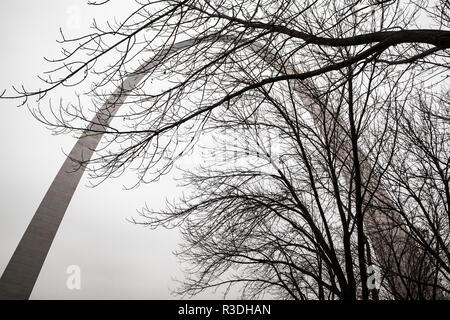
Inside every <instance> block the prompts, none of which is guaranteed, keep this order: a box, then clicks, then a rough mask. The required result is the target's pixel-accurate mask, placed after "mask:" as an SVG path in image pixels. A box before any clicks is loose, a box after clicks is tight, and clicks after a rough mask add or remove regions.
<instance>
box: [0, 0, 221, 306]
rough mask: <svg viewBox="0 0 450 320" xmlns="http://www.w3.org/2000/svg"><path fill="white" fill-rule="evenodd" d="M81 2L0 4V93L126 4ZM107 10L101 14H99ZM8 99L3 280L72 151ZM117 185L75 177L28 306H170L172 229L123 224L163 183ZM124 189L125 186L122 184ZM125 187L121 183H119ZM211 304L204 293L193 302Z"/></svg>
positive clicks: (1, 201)
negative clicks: (71, 273) (72, 279)
mask: <svg viewBox="0 0 450 320" xmlns="http://www.w3.org/2000/svg"><path fill="white" fill-rule="evenodd" d="M86 2H87V1H85V0H83V1H81V0H73V1H58V0H45V1H44V0H40V1H32V0H2V1H1V2H0V23H1V24H2V26H1V28H0V39H1V48H2V50H1V51H0V71H1V78H0V89H3V88H9V87H10V86H11V85H16V86H19V85H21V84H25V85H26V86H27V88H30V89H31V88H34V89H36V88H37V87H38V86H39V85H40V84H41V83H40V82H39V80H38V79H37V78H36V75H38V74H40V73H42V72H43V71H46V70H48V69H49V65H48V64H47V63H45V62H44V60H43V56H47V57H55V56H57V55H58V52H59V50H60V47H59V45H58V44H57V43H56V41H55V40H56V39H57V38H58V37H59V34H58V32H59V31H58V28H59V27H62V28H64V29H65V30H66V31H68V32H69V33H72V34H74V35H75V34H83V33H84V32H86V31H87V27H88V26H89V25H90V23H91V18H92V17H93V16H96V17H98V18H110V19H112V18H113V17H114V16H117V17H119V18H120V14H121V13H122V14H124V13H126V12H128V10H129V5H130V2H131V1H113V5H110V6H108V7H103V6H102V7H101V8H100V7H92V6H87V5H86ZM108 8H109V9H108ZM16 105H17V103H16V102H14V101H5V100H0V150H1V157H0V177H1V182H0V272H3V270H4V268H5V267H6V265H7V263H8V261H9V259H10V257H11V255H12V254H13V252H14V249H15V247H16V245H17V244H18V242H19V240H20V238H21V236H22V234H23V232H24V231H25V229H26V227H27V225H28V223H29V221H30V220H31V217H32V215H33V214H34V212H35V210H36V209H37V207H38V205H39V203H40V201H41V200H42V198H43V196H44V194H45V192H46V190H47V188H48V187H49V186H50V184H51V182H52V180H53V178H54V177H55V175H56V173H57V171H58V169H59V167H60V166H61V165H62V163H63V161H64V158H65V155H64V153H63V151H65V152H66V153H68V152H69V151H70V149H71V147H72V145H73V144H74V143H75V139H74V138H73V137H70V136H54V135H52V134H51V132H50V131H49V130H47V129H46V128H44V126H43V125H42V124H40V123H38V122H37V121H36V120H35V119H33V118H32V116H31V115H30V113H29V111H28V110H27V109H26V108H23V107H22V108H17V107H16ZM127 179H133V177H121V178H120V179H115V180H109V181H107V182H106V183H104V184H102V185H100V186H99V187H97V188H94V189H93V188H89V187H87V180H86V177H84V179H82V181H81V183H80V186H79V188H78V189H77V191H76V193H75V196H74V198H73V199H72V202H71V204H70V206H69V208H68V210H67V212H66V215H65V217H64V220H63V221H62V224H61V226H60V229H59V231H58V234H57V235H56V238H55V240H54V242H53V245H52V248H51V250H50V253H49V255H48V256H47V259H46V261H45V264H44V267H43V269H42V271H41V274H40V277H39V279H38V281H37V283H36V286H35V288H34V291H33V293H32V295H31V298H32V299H171V298H176V297H173V296H171V295H170V289H174V288H176V283H175V282H174V278H177V279H182V276H183V274H182V272H181V271H180V264H179V263H178V261H177V259H176V257H174V256H173V254H172V252H173V251H174V250H175V249H176V248H177V243H178V242H179V238H178V234H177V232H176V230H172V231H168V230H163V229H161V230H156V231H154V230H149V229H145V228H142V227H139V226H135V225H132V224H130V223H129V222H127V221H126V218H129V217H133V216H134V217H136V216H137V212H136V209H139V208H140V207H142V205H143V204H144V203H145V202H147V203H149V204H151V205H152V206H154V207H158V206H160V205H162V204H163V203H164V201H165V197H166V196H168V197H169V198H172V197H174V196H176V194H177V189H176V183H175V181H174V180H173V176H172V175H169V176H166V177H164V178H163V179H162V180H161V181H159V182H158V183H155V184H150V185H145V186H141V187H140V188H139V189H134V190H131V191H124V190H123V188H122V186H123V185H124V184H127ZM128 182H130V181H128ZM128 184H129V183H128ZM70 265H78V266H80V268H81V279H82V281H81V290H69V289H67V287H66V280H67V277H68V275H67V273H66V270H67V267H68V266H70ZM212 297H221V296H220V295H219V293H217V294H213V293H208V294H204V295H201V296H198V298H212Z"/></svg>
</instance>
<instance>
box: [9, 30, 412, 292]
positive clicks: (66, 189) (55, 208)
mask: <svg viewBox="0 0 450 320" xmlns="http://www.w3.org/2000/svg"><path fill="white" fill-rule="evenodd" d="M214 39H215V40H218V41H230V40H233V39H229V38H228V37H227V38H225V37H224V38H217V37H214ZM209 40H210V38H204V39H202V40H198V39H197V40H195V39H192V40H185V41H181V42H178V43H176V44H174V45H172V46H171V47H170V48H168V49H166V50H163V51H161V52H160V53H159V55H160V56H161V57H165V56H166V55H167V54H170V53H175V52H176V51H178V50H182V49H185V48H188V47H191V46H193V45H194V44H196V43H198V42H200V41H209ZM241 41H242V40H241ZM249 47H250V48H251V50H252V51H254V52H256V53H257V54H258V55H259V56H260V57H261V58H262V59H263V60H264V61H266V62H267V63H268V64H269V65H271V66H272V67H274V68H279V70H283V68H281V65H280V64H279V63H277V60H276V59H275V57H274V56H273V55H271V54H270V53H267V51H266V50H264V48H263V46H261V45H260V44H258V43H254V44H252V45H250V46H249ZM158 63H159V60H158V58H155V57H152V58H151V59H150V60H148V61H145V62H144V63H142V64H141V66H140V68H138V69H137V70H136V71H135V72H134V73H133V74H131V75H130V76H129V77H127V78H126V79H124V81H123V83H122V87H120V88H118V89H117V90H116V91H115V92H114V93H113V94H112V95H111V97H110V98H109V99H108V100H107V102H106V103H105V104H104V105H103V107H102V108H101V109H100V110H99V111H98V113H97V114H96V116H95V117H94V119H93V120H92V124H91V125H90V126H89V129H94V130H99V131H102V130H104V127H106V126H108V125H109V124H110V122H111V120H112V119H113V117H114V115H115V114H116V112H117V111H118V109H119V108H120V107H121V106H122V105H123V103H124V101H125V100H126V98H127V95H128V93H129V92H130V90H132V89H133V88H135V87H136V86H137V85H138V84H139V83H140V82H141V81H142V79H143V78H144V77H145V74H146V69H150V68H152V67H154V66H155V65H157V64H158ZM283 67H284V68H286V66H283ZM287 70H288V71H289V72H297V70H296V69H295V67H294V66H293V65H288V68H287ZM290 81H292V83H293V88H294V91H295V92H296V94H297V95H298V97H299V98H300V100H301V102H302V104H303V106H304V107H305V108H306V110H307V111H308V112H309V113H310V114H311V116H312V118H313V119H314V122H315V123H316V125H318V126H319V127H320V124H322V123H323V121H324V120H323V118H322V117H323V114H321V111H320V107H318V106H317V104H316V103H315V102H314V101H313V100H312V99H311V98H310V97H309V96H308V94H306V93H305V91H307V90H306V86H309V90H310V89H311V87H312V88H314V87H313V83H312V82H311V81H294V80H290ZM328 120H331V119H325V121H328ZM319 121H320V122H319ZM333 121H336V119H334V120H333ZM337 121H339V119H337ZM338 127H340V126H338ZM341 129H342V128H341ZM88 131H89V130H86V134H83V135H82V136H81V137H80V138H79V139H78V141H77V142H76V144H75V146H74V147H73V149H72V151H71V152H70V154H69V155H68V157H67V159H66V160H65V162H64V164H63V165H62V167H61V169H60V170H59V172H58V174H57V175H56V177H55V179H54V180H53V182H52V184H51V185H50V187H49V189H48V191H47V193H46V194H45V196H44V198H43V200H42V202H41V204H40V206H39V208H38V209H37V211H36V213H35V214H34V216H33V218H32V220H31V222H30V224H29V225H28V228H27V229H26V231H25V233H24V235H23V237H22V239H21V240H20V242H19V244H18V246H17V248H16V250H15V252H14V254H13V256H12V258H11V260H10V261H9V263H8V265H7V267H6V269H5V271H4V273H3V275H2V277H1V278H0V299H19V300H24V299H28V298H29V297H30V295H31V292H32V290H33V287H34V285H35V283H36V280H37V278H38V276H39V273H40V270H41V268H42V265H43V263H44V261H45V258H46V256H47V254H48V252H49V250H50V247H51V244H52V242H53V239H54V237H55V235H56V233H57V231H58V228H59V225H60V223H61V221H62V219H63V217H64V214H65V212H66V210H67V207H68V206H69V203H70V201H71V199H72V196H73V194H74V192H75V190H76V188H77V186H78V184H79V181H80V179H81V177H82V175H83V173H84V169H85V168H84V167H80V168H78V169H77V170H74V167H75V166H78V164H77V161H84V162H86V161H89V160H90V159H91V157H92V155H93V153H94V151H95V149H96V148H97V146H98V144H99V142H100V140H101V138H102V136H103V134H102V133H98V134H95V135H92V133H88ZM341 131H342V130H341ZM337 135H338V136H339V137H342V139H344V141H345V140H347V141H346V143H344V145H347V146H346V147H345V148H342V147H341V148H340V149H339V150H340V152H346V151H348V152H350V150H351V142H350V141H348V136H347V135H346V134H345V132H343V131H342V132H339V133H338V134H337ZM349 143H350V144H349ZM341 146H342V145H341ZM362 156H363V155H362ZM346 157H347V159H349V158H348V155H344V156H342V157H341V158H342V159H345V158H346ZM367 165H368V164H366V166H367ZM367 170H369V168H368V167H367V168H366V169H364V168H362V176H364V175H365V173H364V172H365V171H367ZM367 172H370V170H369V171H367ZM344 175H345V177H346V179H347V180H348V179H350V172H344ZM348 181H349V180H348ZM366 217H369V218H368V219H366V220H365V224H366V225H367V226H368V231H369V237H370V238H371V240H372V241H374V242H375V243H378V244H379V245H376V246H374V247H375V250H376V254H377V255H379V256H380V255H381V256H382V258H383V257H384V258H385V259H382V260H389V258H388V257H387V256H390V255H391V254H392V248H384V247H383V241H382V239H380V236H379V235H377V232H378V231H377V230H378V226H379V225H382V226H385V225H386V223H388V221H387V220H386V217H385V216H383V215H381V214H380V213H378V212H376V211H374V210H372V211H371V212H369V213H368V214H366ZM390 235H392V236H393V237H394V239H397V240H398V241H399V243H400V244H404V241H405V238H406V237H407V235H406V234H405V232H404V231H403V230H401V229H400V228H398V227H397V228H394V229H393V230H392V232H391V233H390ZM394 251H395V248H394ZM395 281H396V282H397V283H401V279H397V280H395Z"/></svg>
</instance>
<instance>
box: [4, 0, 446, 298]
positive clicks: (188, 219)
mask: <svg viewBox="0 0 450 320" xmlns="http://www.w3.org/2000/svg"><path fill="white" fill-rule="evenodd" d="M449 10H450V9H449V7H448V2H446V1H435V2H430V3H429V2H428V1H408V2H401V3H400V2H399V1H342V2H339V1H337V2H335V1H326V0H322V1H319V0H317V1H305V2H302V3H298V2H296V1H289V0H283V1H271V0H261V1H243V0H241V1H237V0H235V1H225V0H218V1H204V2H201V3H198V2H197V1H188V0H185V1H160V2H148V3H147V2H144V3H141V2H138V8H137V10H136V11H134V12H133V13H132V14H131V15H130V16H129V18H128V19H127V20H126V21H125V22H123V23H120V24H118V25H116V26H111V25H109V24H108V26H107V29H102V28H101V27H99V26H97V25H95V28H96V30H95V32H93V33H92V34H90V35H86V36H84V37H80V38H76V39H72V40H68V39H66V38H64V43H65V51H64V52H63V53H64V57H63V58H62V59H60V60H55V62H57V63H60V64H61V67H60V68H57V69H55V70H54V72H53V74H52V75H53V76H52V77H51V78H50V77H49V78H48V79H46V80H45V81H46V83H47V87H46V88H44V89H43V90H38V91H26V90H17V92H16V94H15V95H14V98H20V97H23V98H25V100H26V101H27V99H28V98H29V97H31V96H38V99H40V100H42V99H43V98H44V97H45V96H46V95H47V94H51V92H52V90H53V89H54V88H56V87H58V86H64V85H73V82H74V81H76V82H77V81H89V80H90V81H92V83H93V88H92V90H91V91H89V92H88V94H89V95H91V96H94V98H95V102H96V104H95V105H100V102H103V101H104V100H105V99H107V98H108V97H112V99H111V98H109V99H111V100H108V101H109V104H111V101H114V98H116V99H117V100H118V101H120V105H121V112H120V113H118V114H114V113H111V114H110V115H109V114H108V116H109V117H113V118H114V119H115V120H114V122H112V124H109V122H108V124H107V125H103V126H101V127H99V126H92V122H91V121H90V120H87V119H90V117H89V112H87V110H86V108H83V107H82V106H83V100H82V99H83V98H82V97H81V98H80V103H79V104H74V103H70V104H68V105H62V104H61V105H59V106H58V108H57V110H53V111H52V112H51V113H49V111H48V110H45V109H35V110H34V114H35V115H36V117H37V118H38V119H39V120H40V121H42V122H44V123H45V124H47V125H49V126H51V127H53V128H55V129H57V130H61V131H62V132H66V131H71V132H83V134H84V135H86V134H87V135H89V134H93V135H100V134H101V135H104V137H105V139H104V140H105V141H104V142H103V147H102V148H101V149H100V150H98V151H97V156H96V157H95V158H94V159H91V160H90V161H83V162H82V163H80V164H81V165H83V166H85V165H86V164H87V163H90V164H91V168H90V169H91V170H90V173H91V175H92V176H93V177H94V178H98V179H99V180H97V181H101V180H103V179H105V178H108V177H111V176H115V175H119V174H121V173H122V172H123V170H125V168H128V167H131V168H134V169H135V170H136V171H137V172H138V176H139V182H138V183H144V182H149V181H154V180H155V179H157V178H158V177H159V176H160V175H162V174H164V173H166V172H167V171H168V170H169V169H170V168H171V167H172V166H173V164H174V163H175V162H176V161H177V160H178V159H179V158H181V157H182V156H183V155H186V154H187V153H188V152H189V151H190V150H191V149H192V148H194V147H195V146H196V142H197V141H198V139H199V138H200V137H201V136H202V135H204V134H206V133H208V134H212V133H214V132H217V133H219V135H220V133H223V130H227V132H228V133H229V132H230V130H232V131H231V132H234V133H233V134H232V136H233V137H234V138H236V139H235V140H233V141H232V142H230V141H228V140H227V139H225V140H224V141H222V143H221V147H220V148H223V146H225V145H227V144H230V145H229V148H227V150H228V149H230V150H233V151H232V155H229V154H228V155H227V157H230V156H233V157H236V161H237V162H236V164H235V165H234V166H229V165H228V166H225V167H224V166H220V162H219V161H215V162H214V163H213V165H212V166H208V167H207V168H206V169H200V170H199V171H198V172H191V173H190V174H188V180H189V181H190V183H191V184H193V185H194V186H195V187H196V189H197V191H196V192H194V193H193V195H192V196H191V197H188V198H186V199H183V200H182V201H181V203H180V204H176V205H174V207H172V208H169V209H170V210H166V211H164V212H154V211H153V210H150V209H148V210H147V211H146V212H144V216H146V217H147V218H148V219H150V220H149V221H144V223H146V224H150V225H152V226H159V225H162V224H163V225H164V224H170V223H176V224H177V225H179V226H180V228H181V230H182V231H183V235H184V236H185V240H186V245H187V247H186V250H184V251H182V253H183V254H182V256H183V257H185V258H187V259H188V260H190V261H191V262H193V263H194V266H195V269H194V270H193V272H192V275H193V277H192V279H191V281H188V282H187V283H186V287H185V289H184V291H183V292H189V293H196V292H199V291H201V290H204V289H205V288H208V287H215V286H219V285H222V284H233V283H244V288H245V291H244V293H247V294H249V295H251V296H259V295H260V294H263V293H266V292H271V293H274V294H279V295H280V296H281V297H290V298H298V299H309V298H318V299H333V298H339V299H356V298H362V299H368V298H369V295H370V293H371V296H372V298H378V297H379V296H381V297H383V298H389V297H394V298H399V299H432V298H442V297H444V295H445V293H446V292H447V293H448V290H449V289H448V275H449V274H448V267H446V266H447V265H448V245H449V243H448V224H449V217H448V198H449V197H448V190H449V188H448V158H447V159H446V158H445V157H446V152H445V151H447V153H448V117H446V113H445V112H442V110H441V109H444V110H448V99H446V92H448V91H445V88H446V83H445V80H446V79H447V75H448V67H447V64H448V48H449V47H450V31H448V27H449V20H448V12H449ZM424 25H425V26H426V27H424ZM428 26H432V28H430V27H428ZM180 41H184V42H181V43H183V44H184V45H180ZM187 42H188V43H189V45H186V44H187ZM71 46H73V47H72V48H71ZM148 55H150V58H149V59H145V58H147V56H148ZM107 56H108V57H109V59H110V61H114V62H113V63H111V64H108V65H106V66H103V67H102V66H101V67H98V65H99V64H101V61H103V60H104V59H106V57H107ZM141 59H145V60H144V61H145V62H144V63H143V62H142V60H141ZM136 65H141V67H140V68H139V69H138V71H130V69H131V70H134V69H133V68H135V67H136ZM96 66H97V67H96ZM61 73H62V74H61ZM80 75H81V79H77V78H78V77H80ZM130 76H131V77H136V76H139V77H142V81H140V83H139V84H137V83H136V85H135V86H134V87H133V88H126V90H125V91H126V95H127V96H128V98H129V99H128V100H127V101H126V102H124V101H123V99H121V97H122V96H123V94H124V93H123V91H124V90H123V85H122V81H123V79H124V78H127V77H130ZM156 83H159V84H160V85H164V86H165V88H164V89H163V90H162V91H161V92H155V90H154V89H153V88H154V87H155V84H156ZM152 84H153V86H152ZM439 87H441V88H442V89H441V90H443V91H441V92H443V93H439V92H435V91H439ZM419 88H420V89H419ZM447 90H448V89H447ZM110 92H114V93H113V94H112V95H111V94H110ZM431 96H433V97H435V98H434V99H431V100H430V97H431ZM4 97H8V96H7V95H6V94H4ZM419 98H420V99H419ZM26 101H25V102H26ZM419 101H420V103H419ZM435 104H436V105H437V106H439V107H435V106H434V105H435ZM112 105H113V106H112V107H113V108H114V102H112ZM425 106H427V107H425ZM436 109H437V110H436ZM97 110H98V109H96V110H94V111H97ZM413 110H420V111H421V113H420V114H419V115H417V114H416V113H414V114H412V111H413ZM427 110H428V111H427ZM102 113H104V110H102ZM411 114H412V115H411ZM416 117H418V118H417V120H416ZM427 117H428V118H427ZM116 118H119V119H121V120H122V121H119V119H116ZM426 119H428V120H426ZM420 121H422V122H420ZM427 121H428V122H427ZM431 124H433V125H431ZM87 125H88V128H90V129H88V130H85V128H86V126H87ZM113 125H114V126H113ZM430 125H431V127H430ZM426 128H429V130H428V131H427V130H426ZM94 129H95V130H94ZM434 130H438V131H439V133H436V132H435V131H434ZM272 134H273V135H275V136H276V137H279V138H280V139H277V144H278V147H279V153H278V154H277V155H276V156H274V153H273V152H272V150H271V144H272V142H271V141H273V139H266V140H265V139H264V136H265V135H269V136H270V135H272ZM437 137H439V138H437ZM250 142H251V143H250ZM239 144H241V147H238V145H239ZM242 148H244V150H243V151H242V150H240V149H242ZM225 153H226V154H227V153H228V152H225ZM447 157H448V156H447ZM88 160H89V159H88ZM225 164H227V163H225ZM424 188H425V189H427V192H426V193H424V192H423V191H422V190H423V189H424ZM424 197H425V198H424ZM414 206H418V207H419V208H420V210H419V211H417V210H415V208H414ZM373 264H376V265H378V266H379V267H380V268H381V269H382V274H381V277H382V278H385V279H386V281H384V282H382V283H384V284H383V285H382V288H381V290H380V291H378V290H372V292H370V291H371V290H370V288H369V287H368V286H367V283H368V280H369V275H368V270H367V268H368V266H370V265H373ZM233 268H237V269H238V271H236V274H234V276H232V277H231V278H229V279H228V280H224V281H222V280H219V279H221V278H220V276H221V275H222V274H223V273H225V272H230V271H231V270H233Z"/></svg>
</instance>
